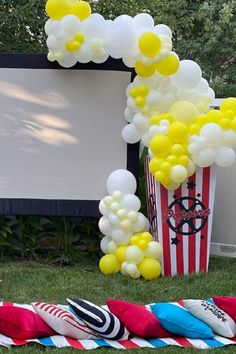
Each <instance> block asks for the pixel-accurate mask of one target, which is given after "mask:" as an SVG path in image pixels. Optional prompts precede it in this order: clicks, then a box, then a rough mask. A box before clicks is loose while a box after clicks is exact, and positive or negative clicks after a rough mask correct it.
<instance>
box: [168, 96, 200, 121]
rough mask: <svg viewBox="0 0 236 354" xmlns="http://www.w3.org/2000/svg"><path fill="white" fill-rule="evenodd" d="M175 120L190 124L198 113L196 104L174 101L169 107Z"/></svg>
mask: <svg viewBox="0 0 236 354" xmlns="http://www.w3.org/2000/svg"><path fill="white" fill-rule="evenodd" d="M169 113H170V114H171V115H172V116H173V117H174V120H175V121H178V122H181V123H184V124H186V125H190V124H191V123H192V122H193V121H194V118H196V117H197V115H198V114H199V112H198V110H197V108H196V106H195V105H194V104H193V103H191V102H189V101H184V100H183V101H176V102H175V103H173V104H172V105H171V106H170V108H169Z"/></svg>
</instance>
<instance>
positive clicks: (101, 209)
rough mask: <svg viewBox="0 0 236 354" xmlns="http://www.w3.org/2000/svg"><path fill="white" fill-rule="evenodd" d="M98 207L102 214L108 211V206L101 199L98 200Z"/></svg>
mask: <svg viewBox="0 0 236 354" xmlns="http://www.w3.org/2000/svg"><path fill="white" fill-rule="evenodd" d="M98 208H99V211H100V213H101V214H102V215H108V214H109V213H110V208H108V206H107V205H106V204H105V203H104V201H103V200H101V201H100V203H99V206H98Z"/></svg>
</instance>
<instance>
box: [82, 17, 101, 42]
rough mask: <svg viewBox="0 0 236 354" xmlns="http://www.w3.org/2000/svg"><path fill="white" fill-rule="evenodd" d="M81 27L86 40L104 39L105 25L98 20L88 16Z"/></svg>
mask: <svg viewBox="0 0 236 354" xmlns="http://www.w3.org/2000/svg"><path fill="white" fill-rule="evenodd" d="M82 25H83V32H84V34H85V38H86V39H88V40H91V39H95V38H104V36H105V23H104V22H103V21H101V20H100V19H99V18H96V17H91V16H89V17H88V18H86V19H85V20H84V21H83V22H82Z"/></svg>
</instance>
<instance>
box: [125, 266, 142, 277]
mask: <svg viewBox="0 0 236 354" xmlns="http://www.w3.org/2000/svg"><path fill="white" fill-rule="evenodd" d="M126 271H127V273H128V275H129V276H130V277H131V278H133V279H138V278H140V275H141V274H140V272H139V270H138V267H137V266H136V264H133V263H128V264H127V266H126Z"/></svg>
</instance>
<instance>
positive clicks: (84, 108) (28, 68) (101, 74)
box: [0, 55, 138, 216]
mask: <svg viewBox="0 0 236 354" xmlns="http://www.w3.org/2000/svg"><path fill="white" fill-rule="evenodd" d="M17 57H18V58H19V57H20V60H21V65H20V66H21V67H14V65H8V64H7V61H6V58H5V59H4V62H5V63H6V64H5V67H2V66H3V65H1V68H0V107H1V111H0V146H1V148H0V154H1V163H0V204H1V207H0V212H1V213H2V214H38V215H81V216H97V215H98V210H97V206H98V201H99V200H100V199H102V198H103V197H104V196H105V195H106V187H105V184H106V179H107V177H108V175H109V174H110V173H111V172H112V171H113V170H116V169H118V168H129V163H128V161H127V159H128V158H129V159H131V160H132V159H133V162H134V161H136V160H138V154H137V153H135V151H136V150H137V149H134V148H131V149H132V151H133V153H134V155H133V154H132V153H129V152H128V149H129V148H128V149H127V144H126V143H125V142H124V141H123V140H122V138H121V130H122V128H123V127H124V125H125V124H126V122H125V120H124V118H123V112H124V109H125V106H126V95H125V90H126V87H127V85H128V84H129V83H130V81H131V74H132V73H131V72H130V71H123V70H124V67H122V71H121V70H120V69H119V67H120V63H118V64H119V65H118V64H117V65H118V68H116V70H113V69H112V70H111V69H110V67H109V64H107V68H106V67H104V66H103V68H102V69H101V70H100V65H95V64H94V65H93V67H92V69H90V68H89V66H86V67H83V66H80V67H79V68H77V67H76V68H75V69H70V70H66V69H58V68H57V67H56V68H53V67H52V68H50V67H49V68H48V67H46V68H45V64H46V62H45V58H43V56H36V58H37V63H38V64H37V65H38V66H39V67H37V68H35V67H33V68H32V66H34V65H31V64H32V62H33V63H34V61H32V60H33V59H34V58H35V56H32V55H30V56H27V55H26V56H25V55H23V56H14V55H13V58H14V63H16V58H17ZM11 58H12V57H11ZM23 59H24V60H23ZM22 60H23V62H22ZM40 60H41V62H40ZM8 61H9V60H8ZM24 63H25V64H24ZM40 65H41V67H40ZM48 65H49V66H50V65H51V66H52V64H51V63H49V64H47V66H48ZM9 66H10V67H9ZM24 66H25V67H24ZM113 66H114V63H113ZM126 70H129V69H126ZM136 152H138V150H137V151H136ZM128 155H129V157H128ZM132 155H133V156H132ZM136 155H137V156H136ZM131 166H134V164H133V163H132V162H131ZM129 169H131V170H132V168H129ZM132 172H135V171H132Z"/></svg>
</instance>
